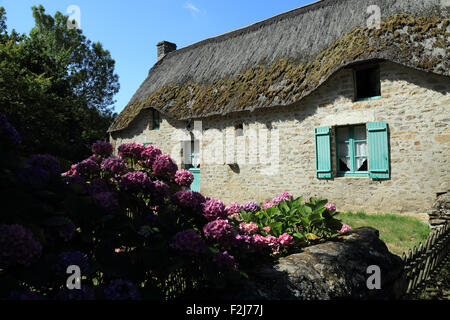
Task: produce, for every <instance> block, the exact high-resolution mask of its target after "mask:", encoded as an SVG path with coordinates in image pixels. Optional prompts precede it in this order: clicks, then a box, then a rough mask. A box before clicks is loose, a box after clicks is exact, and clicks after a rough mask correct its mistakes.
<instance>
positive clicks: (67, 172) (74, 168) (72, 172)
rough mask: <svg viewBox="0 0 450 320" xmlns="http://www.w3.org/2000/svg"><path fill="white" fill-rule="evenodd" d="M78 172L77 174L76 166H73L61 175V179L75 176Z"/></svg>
mask: <svg viewBox="0 0 450 320" xmlns="http://www.w3.org/2000/svg"><path fill="white" fill-rule="evenodd" d="M77 175H78V172H77V164H73V165H72V166H71V167H70V169H69V171H66V172H64V173H61V176H62V177H67V176H77Z"/></svg>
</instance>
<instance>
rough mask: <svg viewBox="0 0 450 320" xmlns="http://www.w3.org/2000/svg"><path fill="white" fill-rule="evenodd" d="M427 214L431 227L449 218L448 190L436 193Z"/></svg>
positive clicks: (445, 221) (449, 198) (449, 200)
mask: <svg viewBox="0 0 450 320" xmlns="http://www.w3.org/2000/svg"><path fill="white" fill-rule="evenodd" d="M428 216H429V222H430V225H431V227H432V228H435V227H437V226H440V225H442V224H445V223H447V222H448V220H450V192H441V193H438V194H437V198H436V201H435V202H434V204H433V207H432V208H431V209H430V210H428Z"/></svg>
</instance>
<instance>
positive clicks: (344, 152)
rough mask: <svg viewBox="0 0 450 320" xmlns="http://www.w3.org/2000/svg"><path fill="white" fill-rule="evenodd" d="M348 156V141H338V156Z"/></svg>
mask: <svg viewBox="0 0 450 320" xmlns="http://www.w3.org/2000/svg"><path fill="white" fill-rule="evenodd" d="M349 156H350V148H349V146H348V143H339V144H338V157H339V158H342V157H349Z"/></svg>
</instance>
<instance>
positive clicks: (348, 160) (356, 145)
mask: <svg viewBox="0 0 450 320" xmlns="http://www.w3.org/2000/svg"><path fill="white" fill-rule="evenodd" d="M336 154H337V174H338V176H347V175H368V167H369V166H368V157H367V136H366V126H365V125H363V126H361V125H359V126H345V127H336Z"/></svg>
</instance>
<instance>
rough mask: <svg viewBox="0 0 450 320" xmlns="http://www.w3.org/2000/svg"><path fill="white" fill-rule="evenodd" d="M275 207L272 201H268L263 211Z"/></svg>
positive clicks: (264, 204)
mask: <svg viewBox="0 0 450 320" xmlns="http://www.w3.org/2000/svg"><path fill="white" fill-rule="evenodd" d="M274 205H275V203H273V202H272V201H266V202H264V203H263V209H264V210H265V209H269V208H272V207H273V206H274Z"/></svg>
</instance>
